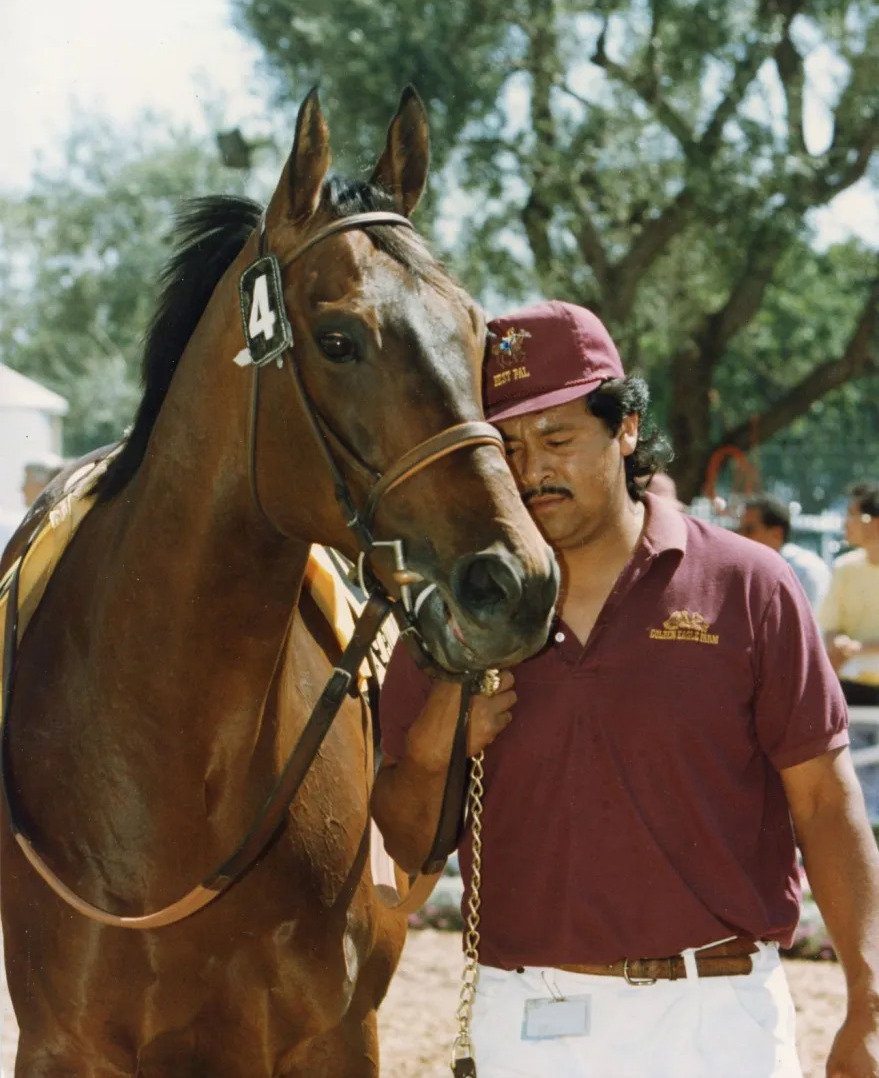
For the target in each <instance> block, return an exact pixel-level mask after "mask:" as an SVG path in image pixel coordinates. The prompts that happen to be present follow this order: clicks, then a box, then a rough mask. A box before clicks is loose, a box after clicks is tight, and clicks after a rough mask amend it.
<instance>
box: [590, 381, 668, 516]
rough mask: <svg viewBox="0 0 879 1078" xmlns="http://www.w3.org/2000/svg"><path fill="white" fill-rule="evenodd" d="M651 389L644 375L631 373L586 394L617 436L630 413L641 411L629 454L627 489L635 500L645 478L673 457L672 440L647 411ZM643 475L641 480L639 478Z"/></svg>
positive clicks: (597, 414) (595, 412)
mask: <svg viewBox="0 0 879 1078" xmlns="http://www.w3.org/2000/svg"><path fill="white" fill-rule="evenodd" d="M649 404H650V390H649V389H648V388H647V383H646V382H645V381H644V379H643V378H639V377H638V376H637V375H633V374H630V375H629V376H628V377H626V378H608V379H607V381H605V382H602V383H601V385H600V386H599V387H598V389H593V390H592V392H591V393H589V394H587V396H586V407H587V408H588V409H589V411H590V412H591V413H592V415H594V416H595V417H596V418H598V419H603V420H604V422H605V424H606V426H607V429H608V430H609V431H610V433H611V436H614V437H615V436H616V435H617V434H618V433H619V429H620V427H621V426H622V422H623V420H624V419H625V417H626V416H627V415H632V414H633V413H637V415H638V421H639V422H638V444H637V445H636V446H635V452H634V453H632V454H630V455H629V456H628V457H626V460H625V467H626V489H627V490H628V491H629V496H630V497H631V498H632V500H633V501H636V502H637V501H641V499H642V498H643V497H644V487H645V486H646V483H644V482H643V480H644V479H645V478H649V477H650V476H652V475H653V473H654V472H658V471H661V470H662V469H663V468H664V467H665V466H666V465H667V464H668V463H669V461H670V460H671V459H672V457H674V453H673V451H672V448H671V444H670V443H669V441H668V439H667V438H666V437H665V435H664V434H661V433H660V432H659V431H658V430H657V429H656V425H655V424H654V423H653V421H652V419H650V417H649V416H648V414H647V409H648V406H649ZM639 479H641V480H642V482H640V483H639V482H638V480H639Z"/></svg>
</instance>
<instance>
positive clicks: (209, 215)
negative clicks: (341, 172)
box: [94, 177, 458, 500]
mask: <svg viewBox="0 0 879 1078" xmlns="http://www.w3.org/2000/svg"><path fill="white" fill-rule="evenodd" d="M323 198H324V204H325V206H326V207H327V209H328V210H329V212H330V215H331V216H332V217H348V216H350V215H351V214H354V213H364V212H367V211H370V210H391V211H393V210H394V208H395V206H394V201H393V199H392V197H391V196H390V195H389V194H387V193H386V192H385V191H382V190H380V189H378V188H376V187H373V186H371V185H370V184H367V183H362V182H359V181H353V180H345V179H342V178H340V177H332V178H331V179H329V180H327V181H326V183H325V184H324V190H323ZM261 213H262V207H261V206H259V205H258V203H256V202H253V201H251V200H250V199H248V198H240V197H237V196H233V195H211V196H209V197H206V198H196V199H191V200H189V201H187V202H185V203H184V204H183V206H182V207H181V209H180V211H179V212H178V214H177V215H176V219H175V228H174V232H173V242H174V251H173V254H172V255H171V258H170V259H169V261H168V263H167V265H166V266H165V268H164V269H163V271H162V273H161V275H160V277H159V285H160V288H161V292H160V297H159V302H158V305H157V307H156V311H155V314H154V315H153V318H152V321H151V323H150V328H149V330H148V332H147V335H146V340H145V346H144V353H143V361H142V366H141V372H142V375H141V376H142V379H143V384H144V392H143V397H142V398H141V401H140V404H139V406H138V409H137V414H136V416H135V419H134V424H133V426H132V427H131V430H130V431H129V433H128V434H127V436H126V438H125V442H124V444H123V446H122V449H121V450H120V452H119V453H118V455H117V456H116V458H115V459H114V460H113V461H112V462H111V463H110V465H109V467H108V468H107V471H106V472H105V473H104V474H103V475H102V476H101V477H100V478H99V479H98V480H97V482H96V483H95V487H94V489H95V492H96V493H97V495H98V497H99V499H100V500H107V499H109V498H112V497H114V496H115V495H116V494H118V493H119V492H120V491H121V490H122V489H123V488H124V487H125V485H126V484H127V483H128V481H129V480H130V479H131V477H132V476H133V475H134V474H135V472H136V471H137V469H138V468H139V467H140V463H141V461H142V460H143V457H144V454H145V453H146V448H147V444H148V442H149V439H150V434H151V433H152V429H153V426H154V425H155V422H156V418H157V417H158V414H159V410H160V409H161V407H162V403H163V402H164V400H165V395H166V394H167V392H168V388H169V386H170V385H171V379H172V377H173V375H174V371H175V370H176V368H177V363H178V361H179V359H180V357H181V356H182V355H183V350H184V349H185V347H186V344H187V342H188V341H189V338H190V337H191V336H192V334H193V332H194V331H195V327H196V325H197V324H198V321H199V319H200V318H201V316H202V314H203V313H204V310H205V308H206V307H207V304H208V300H209V299H210V298H211V295H212V294H213V291H214V289H215V288H216V286H217V284H218V283H219V281H220V278H221V277H222V276H223V274H224V273H225V272H226V270H227V269H228V268H229V266H230V265H231V264H232V262H233V261H234V259H235V257H236V256H237V255H238V253H239V252H240V250H241V248H242V247H243V246H244V244H245V243H246V242H247V239H248V237H249V236H250V234H251V232H252V231H253V229H254V228H255V227H256V225H257V224H258V222H259V218H260V214H261ZM368 231H369V234H370V236H371V237H372V239H373V242H374V243H375V244H376V246H377V247H378V248H379V249H380V250H382V251H385V252H386V253H387V254H389V255H390V256H391V257H392V258H394V259H395V260H396V261H397V262H399V263H400V264H401V265H403V266H405V267H406V268H407V269H408V270H409V271H410V272H411V273H413V274H414V275H415V276H416V277H418V278H419V279H421V280H424V281H426V282H427V283H429V284H430V285H431V286H433V287H434V288H437V289H439V290H441V291H443V292H444V293H446V294H452V293H453V292H455V291H457V290H458V285H457V284H456V283H455V282H454V280H453V279H452V277H451V276H450V275H449V274H448V273H447V271H446V270H445V268H444V267H443V266H442V264H441V263H440V262H438V261H437V260H436V259H435V258H434V257H433V255H432V254H431V253H430V251H429V250H428V248H427V246H426V245H425V243H424V241H423V240H422V239H421V237H420V236H418V235H417V234H416V233H414V232H413V231H411V230H410V229H408V228H397V227H394V226H387V225H379V226H373V227H371V228H369V229H368Z"/></svg>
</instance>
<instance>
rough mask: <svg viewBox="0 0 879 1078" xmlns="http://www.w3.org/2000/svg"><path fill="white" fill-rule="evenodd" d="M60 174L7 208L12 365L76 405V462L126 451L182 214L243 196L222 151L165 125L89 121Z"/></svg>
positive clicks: (2, 241)
mask: <svg viewBox="0 0 879 1078" xmlns="http://www.w3.org/2000/svg"><path fill="white" fill-rule="evenodd" d="M65 156H66V164H65V167H64V169H63V170H62V171H59V172H58V173H50V174H46V173H44V174H42V175H38V176H37V177H36V178H35V180H34V182H33V186H32V188H31V190H30V191H29V192H28V193H27V194H25V195H23V196H6V197H3V198H0V358H2V360H3V362H5V363H7V364H8V365H9V366H11V367H13V368H15V369H16V370H19V371H21V372H22V373H24V374H27V375H29V376H31V377H34V378H36V379H38V380H39V381H41V382H43V383H45V384H46V385H48V386H50V387H51V388H52V389H55V390H57V391H58V392H59V393H62V394H63V395H64V396H66V397H67V398H68V399H69V401H70V412H69V414H68V417H67V420H66V425H65V452H66V453H68V454H71V455H77V454H79V453H82V452H85V451H86V450H88V449H91V448H94V447H95V446H97V445H101V444H103V443H106V442H109V441H115V440H116V439H117V438H119V437H120V435H121V434H122V432H123V429H124V427H125V426H126V424H127V423H128V422H129V420H130V419H131V417H132V416H133V413H134V409H135V407H136V405H137V402H138V400H139V398H140V387H139V381H140V379H139V374H140V366H139V365H140V352H141V339H142V337H143V334H144V332H145V330H146V327H147V325H148V322H149V319H150V316H151V314H152V309H153V304H154V302H155V298H156V296H155V286H154V282H155V281H156V279H157V276H158V273H159V269H160V267H161V266H162V264H163V263H164V261H165V259H166V258H167V256H168V254H169V244H168V239H167V234H168V232H169V229H170V227H171V224H172V221H173V214H174V211H175V208H176V207H177V206H178V205H179V203H180V202H181V201H182V200H184V199H185V198H187V197H191V196H194V195H202V194H208V193H213V192H215V191H217V190H224V189H225V190H228V189H229V188H230V187H232V188H238V187H240V186H241V183H242V180H241V179H240V178H237V177H236V175H233V174H230V173H229V171H228V170H225V169H222V168H221V166H220V165H219V163H218V161H217V157H216V151H215V149H214V148H213V147H206V146H205V145H203V144H202V143H200V142H199V141H197V140H196V139H194V138H193V137H192V136H190V135H188V134H186V133H185V132H174V131H173V129H170V127H169V125H168V124H167V122H165V121H163V120H161V119H160V118H149V117H145V118H144V119H143V120H142V121H141V123H140V124H139V125H138V127H137V128H136V130H135V131H134V132H133V133H132V134H130V135H126V136H124V137H123V136H121V135H120V134H118V133H117V132H116V131H115V130H114V129H113V128H112V127H111V126H109V125H108V124H107V123H106V122H104V121H101V120H96V119H85V118H80V119H79V120H78V122H77V123H76V125H75V127H74V129H73V130H72V131H71V133H70V135H69V138H68V140H67V144H66V154H65Z"/></svg>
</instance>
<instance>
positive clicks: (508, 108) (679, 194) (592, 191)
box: [234, 0, 879, 497]
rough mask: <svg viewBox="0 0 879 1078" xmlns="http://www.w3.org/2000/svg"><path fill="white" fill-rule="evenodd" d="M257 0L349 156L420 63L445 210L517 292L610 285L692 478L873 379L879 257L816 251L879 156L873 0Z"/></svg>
mask: <svg viewBox="0 0 879 1078" xmlns="http://www.w3.org/2000/svg"><path fill="white" fill-rule="evenodd" d="M234 7H235V10H236V11H237V17H238V20H239V23H240V25H241V27H242V28H243V29H244V30H245V32H247V33H249V34H250V35H252V36H253V37H254V38H255V39H256V40H257V41H258V42H259V43H260V44H261V46H262V47H263V49H264V50H265V54H266V57H267V60H268V65H269V70H270V71H271V72H272V73H273V74H274V76H275V79H276V83H275V88H276V94H277V98H278V101H279V102H284V103H287V104H289V105H292V104H293V103H294V102H296V101H297V100H298V99H299V98H301V96H302V94H303V92H304V90H305V89H306V88H307V87H308V86H310V85H311V84H313V83H319V85H320V87H321V92H322V96H323V100H324V103H325V105H326V107H327V112H328V114H329V119H330V124H331V127H332V131H333V139H334V145H335V146H336V147H337V149H340V151H341V152H340V157H341V160H342V165H343V167H345V168H351V167H354V168H360V169H364V170H365V169H368V168H369V167H370V166H371V163H372V161H373V159H374V156H375V152H376V148H377V147H378V146H379V145H380V143H381V138H382V133H383V130H384V127H385V125H386V124H387V121H388V118H389V116H390V114H391V110H392V107H393V102H394V100H395V99H396V96H397V94H398V93H399V90H400V88H401V86H402V85H403V84H404V83H406V82H409V81H411V82H413V83H414V84H415V85H416V87H417V89H418V91H419V93H420V94H421V96H422V98H423V99H424V100H425V103H426V105H427V108H428V111H429V113H430V118H431V130H432V139H433V156H434V172H433V178H432V183H433V192H434V199H433V200H432V202H430V203H429V206H428V213H427V214H426V215H424V214H423V215H422V217H421V222H422V224H424V223H425V221H427V223H428V225H429V224H430V223H431V221H435V222H436V225H437V227H436V236H437V237H438V238H439V239H440V241H441V244H440V245H441V246H442V247H443V248H445V253H446V255H447V257H448V259H449V261H450V262H451V264H452V266H453V268H455V269H456V271H457V272H458V274H459V275H460V276H461V277H462V279H463V281H464V283H465V284H466V285H467V286H468V287H469V288H470V289H471V290H472V291H474V292H475V293H476V294H477V295H479V296H480V297H481V298H482V299H483V301H485V302H486V303H487V304H489V305H490V307H491V308H492V309H493V310H497V309H499V308H500V307H509V306H512V305H514V304H518V303H520V302H522V301H527V300H530V299H532V298H534V297H536V296H538V295H553V296H557V297H559V298H564V299H569V300H572V301H575V302H581V303H585V304H587V305H588V306H591V307H593V308H594V309H596V310H598V312H599V313H600V314H601V315H602V317H604V319H605V320H606V321H607V322H608V323H609V325H610V327H611V329H612V331H613V333H614V335H615V337H616V338H617V340H618V342H619V343H620V345H621V351H623V353H624V358H625V360H626V362H627V365H628V366H629V367H630V368H631V369H635V370H639V371H643V372H646V373H647V375H648V376H649V378H650V380H651V383H652V385H653V386H654V388H655V390H656V395H657V397H658V399H659V402H660V405H661V409H662V411H663V413H664V414H665V416H666V419H667V421H668V423H669V426H670V428H671V430H672V433H673V437H674V439H675V442H676V448H677V451H678V460H677V462H676V466H675V467H676V475H677V478H678V481H679V485H680V486H681V489H682V493H683V494H684V496H685V497H691V496H693V495H694V494H695V493H697V491H698V489H699V487H700V485H701V479H702V476H703V475H704V471H705V467H706V465H707V462H708V459H709V457H710V455H711V452H712V451H713V450H714V449H715V448H716V447H717V446H718V445H720V444H722V443H723V441H724V439H727V438H729V439H731V440H732V441H733V442H734V443H735V444H737V445H738V446H739V447H740V448H747V447H748V446H749V445H750V442H749V435H748V433H747V430H745V431H744V432H743V431H742V429H741V428H742V424H743V423H744V424H746V425H747V422H748V419H749V417H750V416H751V415H752V414H754V413H758V414H759V415H760V416H762V417H763V429H762V430H761V432H760V441H761V443H766V442H767V441H769V440H771V439H772V438H773V437H774V436H776V435H777V433H778V431H779V430H782V429H784V428H785V427H788V426H790V425H791V424H793V423H794V422H796V421H799V420H802V421H803V422H804V423H805V424H806V425H807V426H809V427H814V426H815V424H816V423H819V424H820V423H821V422H824V421H825V419H826V416H827V413H828V412H830V413H834V414H835V410H836V405H835V404H833V403H832V402H833V399H834V398H839V400H840V401H843V397H845V398H846V399H847V402H844V403H843V404H840V406H839V409H840V410H839V414H840V415H842V414H844V413H845V412H846V411H847V409H848V408H849V406H850V401H851V399H855V400H860V399H862V398H863V395H864V390H863V389H858V388H857V382H856V380H857V379H863V378H865V377H867V376H869V375H870V372H871V371H875V370H876V364H877V354H876V352H877V345H876V327H875V324H873V325H872V327H869V326H868V327H867V331H866V332H863V333H861V335H860V336H858V331H859V326H860V327H861V329H863V328H864V325H863V322H864V319H865V318H866V319H867V321H869V308H870V306H871V305H872V306H876V303H875V295H876V294H877V293H876V292H875V289H876V287H877V286H876V282H877V281H879V266H877V260H876V257H875V254H871V253H870V252H867V251H865V250H863V248H861V247H859V246H857V245H856V244H850V245H848V247H845V248H840V249H837V250H834V251H831V252H827V253H826V254H825V255H821V254H818V253H816V252H815V250H814V235H813V232H812V225H811V220H812V217H811V213H812V211H813V210H814V209H815V208H817V207H821V206H824V205H827V204H828V203H829V202H830V201H831V200H832V199H833V198H834V197H835V195H837V194H838V193H840V192H842V191H844V190H846V189H847V188H848V187H850V186H851V185H852V184H854V183H855V182H857V181H858V180H859V179H860V178H861V177H863V176H870V175H873V177H874V178H875V175H876V171H877V157H876V154H875V148H876V144H877V137H876V132H877V130H879V81H877V80H876V78H875V71H876V68H877V64H879V9H877V8H876V6H875V5H874V4H872V3H870V2H869V0H741V2H740V3H736V4H731V3H728V2H727V0H702V2H700V3H693V2H692V0H589V2H586V0H507V2H504V3H500V2H497V0H473V2H464V0H445V2H443V3H426V4H425V3H423V2H419V3H416V2H414V0H296V2H295V3H294V2H293V0H235V3H234ZM821 62H823V63H824V70H825V73H826V72H829V73H830V77H827V78H825V79H824V81H823V82H821V83H820V85H818V84H814V85H813V83H812V82H811V81H810V78H812V75H813V74H814V72H815V71H816V70H817V69H818V68H820V66H821ZM819 92H820V95H821V97H822V104H823V105H824V106H825V107H826V109H827V110H828V115H829V119H830V121H831V127H830V132H829V136H828V138H827V139H826V145H816V140H817V139H818V138H819V137H820V136H819V135H818V134H817V132H816V129H814V128H812V127H810V126H809V124H810V120H811V117H812V112H811V110H810V107H809V106H810V104H812V103H813V101H814V99H815V95H816V94H818V93H819ZM834 363H835V364H836V366H835V367H834V366H833V364H834ZM816 372H817V374H820V377H819V376H817V375H816ZM840 387H844V388H840ZM828 395H829V396H828ZM825 398H826V400H827V401H828V403H827V404H826V406H825V407H823V408H822V409H820V410H819V409H817V407H816V406H815V402H817V401H821V400H823V399H825ZM819 411H820V412H821V413H822V414H823V417H824V418H822V415H819ZM832 426H833V423H830V427H832ZM830 427H828V430H829V429H830Z"/></svg>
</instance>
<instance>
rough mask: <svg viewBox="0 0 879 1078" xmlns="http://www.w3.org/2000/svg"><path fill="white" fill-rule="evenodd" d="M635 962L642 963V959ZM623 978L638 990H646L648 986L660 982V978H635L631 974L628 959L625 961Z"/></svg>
mask: <svg viewBox="0 0 879 1078" xmlns="http://www.w3.org/2000/svg"><path fill="white" fill-rule="evenodd" d="M635 961H636V962H640V961H641V959H640V958H636V959H635ZM669 968H670V967H669ZM623 977H625V979H626V984H633V985H635V987H636V988H644V987H645V986H646V985H650V984H656V982H657V981H658V980H659V978H658V977H633V976H632V974H631V973H630V972H629V960H628V958H624V959H623Z"/></svg>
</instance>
